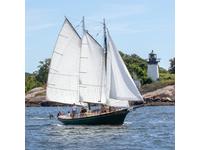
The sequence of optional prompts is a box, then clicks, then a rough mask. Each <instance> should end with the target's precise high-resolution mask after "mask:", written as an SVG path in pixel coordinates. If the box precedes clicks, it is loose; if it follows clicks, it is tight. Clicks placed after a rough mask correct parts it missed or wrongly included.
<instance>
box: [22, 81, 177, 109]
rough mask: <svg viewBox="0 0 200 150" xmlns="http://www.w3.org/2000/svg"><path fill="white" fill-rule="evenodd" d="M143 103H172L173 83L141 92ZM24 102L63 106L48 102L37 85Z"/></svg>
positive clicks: (44, 92)
mask: <svg viewBox="0 0 200 150" xmlns="http://www.w3.org/2000/svg"><path fill="white" fill-rule="evenodd" d="M143 98H144V101H145V105H147V106H148V105H150V106H154V105H156V106H157V105H174V104H175V85H168V86H166V87H164V88H161V89H158V90H155V91H152V92H147V93H145V94H143ZM25 104H26V106H27V107H30V106H64V105H65V104H61V103H56V102H50V101H47V100H46V89H44V88H43V87H37V88H34V89H32V90H31V91H29V92H27V93H26V96H25Z"/></svg>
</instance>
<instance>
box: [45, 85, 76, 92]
mask: <svg viewBox="0 0 200 150" xmlns="http://www.w3.org/2000/svg"><path fill="white" fill-rule="evenodd" d="M47 87H48V88H52V89H58V90H63V91H77V90H72V89H62V88H56V87H51V86H48V85H47Z"/></svg>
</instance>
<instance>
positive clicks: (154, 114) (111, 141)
mask: <svg viewBox="0 0 200 150" xmlns="http://www.w3.org/2000/svg"><path fill="white" fill-rule="evenodd" d="M174 109H175V107H174V106H151V107H142V108H138V109H137V110H135V111H132V112H130V113H129V114H128V115H127V116H126V119H125V122H124V124H123V125H122V126H108V125H107V126H65V125H62V123H60V122H59V121H58V120H56V119H55V118H53V119H50V118H49V113H51V114H53V115H55V116H56V114H57V112H58V111H60V110H61V111H65V112H66V111H67V108H66V107H26V126H25V142H26V143H25V146H26V149H27V150H173V149H175V131H174V130H175V122H174V120H175V116H174V113H175V110H174Z"/></svg>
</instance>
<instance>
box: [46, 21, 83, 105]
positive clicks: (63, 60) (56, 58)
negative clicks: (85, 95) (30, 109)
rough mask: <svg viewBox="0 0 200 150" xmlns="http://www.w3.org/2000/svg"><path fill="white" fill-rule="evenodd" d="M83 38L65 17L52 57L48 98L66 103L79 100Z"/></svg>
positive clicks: (77, 102)
mask: <svg viewBox="0 0 200 150" xmlns="http://www.w3.org/2000/svg"><path fill="white" fill-rule="evenodd" d="M80 46H81V38H80V37H79V35H78V34H77V32H76V31H75V30H74V28H73V27H72V25H71V23H70V22H69V21H68V20H67V19H65V21H64V24H63V27H62V29H61V31H60V33H59V35H58V39H57V42H56V45H55V49H54V51H53V55H52V58H51V65H50V68H49V75H48V82H47V100H49V101H56V102H60V103H66V104H73V103H75V104H77V105H81V103H80V102H79V63H80Z"/></svg>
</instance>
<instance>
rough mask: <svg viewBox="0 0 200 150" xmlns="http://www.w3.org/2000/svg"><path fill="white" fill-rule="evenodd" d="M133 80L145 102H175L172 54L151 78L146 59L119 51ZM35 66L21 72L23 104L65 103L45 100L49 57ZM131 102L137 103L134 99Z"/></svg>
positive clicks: (146, 103) (49, 104)
mask: <svg viewBox="0 0 200 150" xmlns="http://www.w3.org/2000/svg"><path fill="white" fill-rule="evenodd" d="M120 55H121V57H122V59H123V60H124V62H125V64H126V66H127V68H128V71H129V72H130V74H131V76H132V78H133V79H134V81H140V83H141V86H140V88H139V90H140V92H141V94H142V96H143V98H144V105H145V106H160V105H161V106H162V105H175V58H172V59H170V60H169V66H170V67H169V69H168V70H166V69H164V68H162V67H159V74H160V78H159V80H158V81H155V82H153V81H152V80H151V78H148V77H147V60H145V59H143V58H141V57H139V56H138V55H136V54H131V55H128V54H124V53H122V52H120ZM39 64H40V65H39V66H38V70H36V71H34V72H33V73H25V106H26V107H39V106H68V105H66V104H59V103H56V102H50V101H47V100H46V81H47V77H48V71H49V64H50V59H45V60H44V61H40V62H39ZM134 104H139V103H137V102H135V103H134Z"/></svg>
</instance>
